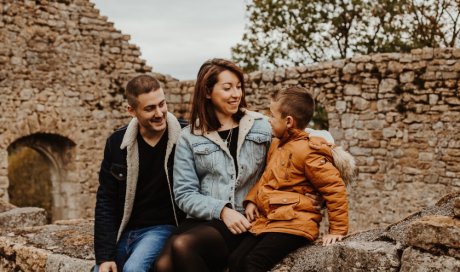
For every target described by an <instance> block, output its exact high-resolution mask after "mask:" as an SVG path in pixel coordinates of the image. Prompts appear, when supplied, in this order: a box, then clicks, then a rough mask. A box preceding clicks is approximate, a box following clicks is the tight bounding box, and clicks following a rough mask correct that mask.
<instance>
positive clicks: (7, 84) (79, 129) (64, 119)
mask: <svg viewBox="0 0 460 272" xmlns="http://www.w3.org/2000/svg"><path fill="white" fill-rule="evenodd" d="M129 39H130V37H129V36H128V35H124V34H122V33H121V32H120V31H118V30H116V29H115V28H114V27H113V23H111V22H108V21H107V17H104V16H101V15H100V14H99V11H98V10H97V9H95V8H94V4H92V3H90V2H89V1H88V0H73V1H70V0H64V1H62V0H61V1H58V0H56V1H53V0H51V1H46V0H42V1H14V0H3V1H0V101H1V102H0V112H2V114H1V115H0V198H3V199H4V200H8V193H7V188H8V183H9V182H8V178H7V174H8V173H7V172H8V170H7V169H8V148H13V147H14V146H17V144H16V143H34V142H37V140H36V139H35V138H36V136H37V135H40V139H43V138H45V139H48V140H47V141H46V140H45V141H41V143H44V144H45V145H49V146H48V147H47V146H43V144H41V145H34V144H29V147H32V148H34V149H37V150H38V151H40V152H41V153H43V154H44V156H45V157H46V158H47V160H48V161H49V164H50V167H51V168H55V170H56V171H54V172H55V173H59V176H58V177H55V178H54V180H56V181H57V182H56V184H54V183H53V191H54V192H55V195H56V196H57V195H61V197H60V198H59V199H54V200H53V201H54V203H55V205H59V207H60V209H61V210H65V212H63V213H62V216H60V217H59V218H57V219H65V218H78V217H88V216H91V215H92V214H93V209H94V203H95V192H96V189H97V183H98V182H97V176H98V171H99V165H100V160H101V159H102V151H103V147H104V144H105V139H106V138H107V137H108V136H109V134H110V133H111V132H112V131H114V130H115V129H116V128H118V127H121V126H123V125H124V124H125V123H127V121H128V120H129V117H128V115H127V113H126V102H125V99H124V97H123V92H124V86H125V84H126V82H127V80H129V79H130V78H131V77H133V76H135V75H137V74H141V73H151V70H152V68H151V67H149V66H147V65H146V64H145V61H144V60H143V59H141V58H140V55H141V53H140V49H139V47H137V46H136V45H133V44H131V43H129ZM155 75H156V76H157V77H158V78H160V79H161V80H162V82H163V84H165V83H166V82H167V81H173V79H172V78H171V77H170V76H164V75H160V74H155ZM168 96H169V94H168ZM168 98H169V99H170V100H171V102H173V97H168ZM170 107H171V109H172V110H174V111H176V108H179V107H176V106H175V105H174V103H171V105H170ZM56 137H59V138H62V139H65V140H63V141H64V142H68V143H69V144H68V146H69V148H68V149H66V150H65V154H66V158H59V157H56V156H54V154H55V153H59V150H57V152H47V150H53V148H54V149H55V147H53V146H54V145H55V143H54V142H53V140H52V139H54V138H56ZM24 139H27V140H24ZM61 153H64V152H61ZM54 172H53V173H54Z"/></svg>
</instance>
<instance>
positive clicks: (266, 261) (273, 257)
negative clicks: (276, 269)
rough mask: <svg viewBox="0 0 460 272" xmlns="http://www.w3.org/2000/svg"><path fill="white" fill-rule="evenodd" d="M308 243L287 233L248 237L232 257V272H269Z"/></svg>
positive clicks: (302, 238)
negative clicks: (291, 253)
mask: <svg viewBox="0 0 460 272" xmlns="http://www.w3.org/2000/svg"><path fill="white" fill-rule="evenodd" d="M307 243H309V240H308V239H306V238H304V237H301V236H297V235H292V234H286V233H277V232H269V233H264V234H260V235H258V236H254V235H247V236H246V237H245V238H244V239H243V241H242V242H241V243H240V244H239V246H238V247H237V248H236V249H235V250H234V251H233V253H232V254H231V255H230V258H229V268H230V271H231V272H242V271H246V272H255V271H257V272H258V271H260V272H262V271H269V270H270V269H271V268H273V266H275V265H276V264H277V263H278V262H279V261H281V260H282V259H283V258H284V257H285V256H286V255H288V254H289V253H290V252H292V251H294V250H296V249H297V248H299V247H301V246H304V245H307Z"/></svg>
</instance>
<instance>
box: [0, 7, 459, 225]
mask: <svg viewBox="0 0 460 272" xmlns="http://www.w3.org/2000/svg"><path fill="white" fill-rule="evenodd" d="M0 12H1V17H0V67H1V68H0V101H1V102H0V110H1V112H2V115H1V116H0V198H3V199H5V200H8V194H7V188H8V178H7V174H8V173H7V172H8V170H7V169H8V159H7V158H8V148H10V149H11V148H13V147H17V146H19V145H20V144H24V143H29V144H30V145H31V146H30V147H32V148H36V149H38V150H40V151H41V152H43V154H44V156H45V157H46V158H47V159H48V160H49V162H50V167H51V168H53V167H54V168H56V169H57V170H56V171H54V172H53V173H58V176H57V177H54V178H53V186H54V187H55V188H53V190H54V192H55V194H61V195H63V197H60V198H59V201H56V203H58V202H59V203H58V204H56V205H60V206H59V207H60V208H59V209H61V210H62V211H64V210H65V211H66V212H63V213H62V214H64V215H63V217H62V218H60V219H66V218H78V217H90V216H92V214H93V208H94V202H95V192H96V189H97V174H98V170H99V164H100V160H101V158H102V149H103V146H104V143H105V139H106V137H107V136H108V135H109V134H110V133H111V132H112V131H113V130H115V129H116V128H118V127H120V126H122V125H124V124H125V123H126V122H127V121H128V119H129V117H128V115H127V114H126V110H125V108H126V102H125V99H124V97H123V91H124V85H125V84H126V82H127V80H128V79H130V78H131V77H132V76H134V75H137V74H140V73H151V74H153V75H154V76H156V77H157V78H159V80H160V81H161V82H162V84H163V86H164V87H165V90H166V95H167V99H168V101H169V109H170V110H171V111H172V112H174V113H175V114H176V116H178V117H186V116H187V112H188V111H189V102H190V99H191V93H192V91H193V85H194V82H193V81H178V80H176V79H174V78H172V77H171V76H168V75H162V74H157V73H152V72H151V70H152V69H151V67H149V66H147V65H146V64H145V61H144V60H142V59H141V58H140V50H139V48H138V47H137V46H135V45H133V44H130V43H129V38H130V37H129V36H128V35H124V34H122V33H120V31H118V30H116V29H114V27H113V24H112V23H110V22H108V21H107V18H106V17H104V16H101V15H100V14H99V11H98V10H97V9H95V8H94V5H93V4H92V3H90V2H89V1H88V0H74V1H70V0H61V1H58V0H56V1H45V0H43V1H12V0H4V1H1V2H0ZM459 59H460V49H429V48H426V49H417V50H414V51H412V52H411V53H410V54H375V55H371V56H355V57H353V58H351V59H346V60H338V61H332V62H325V63H321V64H315V65H310V66H303V67H293V68H288V69H278V70H274V71H258V72H254V73H251V74H249V75H248V76H247V82H246V84H247V100H248V102H249V105H250V108H251V109H254V110H258V111H262V112H264V111H265V110H267V108H268V105H269V98H268V97H269V93H270V92H271V91H272V90H274V89H276V88H281V87H284V86H290V85H302V86H305V87H306V88H307V89H309V90H310V91H311V92H313V93H314V95H315V97H316V100H317V101H318V102H319V103H321V104H322V105H323V106H324V107H325V109H326V111H327V113H328V118H329V128H330V129H329V130H330V131H331V133H332V134H333V135H334V137H335V139H336V140H337V142H338V143H339V144H340V145H343V146H344V147H346V148H347V149H348V150H349V151H350V152H351V153H352V154H353V155H354V156H355V157H356V159H357V161H358V166H359V171H360V173H359V179H358V182H357V183H356V185H355V186H354V187H353V188H352V190H351V191H350V195H351V222H352V229H353V230H357V229H366V228H372V227H379V226H385V225H387V224H389V223H390V222H394V221H396V220H398V219H401V218H403V217H404V216H406V215H408V214H410V213H411V212H413V211H415V210H417V209H419V208H420V207H425V206H427V205H430V204H433V203H434V201H435V199H437V198H439V197H440V196H441V195H443V194H445V193H447V192H450V191H458V190H460V166H459V161H460V134H458V133H457V132H458V131H460V130H459V128H460V125H459V120H460V117H459V116H460V114H459V111H460V99H459V94H458V89H459V86H460V75H459V72H460V61H459ZM37 135H39V137H38V138H37ZM56 137H57V138H60V139H63V140H62V142H64V143H68V144H66V149H65V150H63V151H65V152H62V153H65V158H60V157H59V156H55V155H53V154H56V153H59V150H56V146H54V145H53V141H52V140H50V139H55V138H56ZM43 139H45V140H43ZM47 139H48V140H47ZM37 142H40V145H35V146H34V145H33V144H31V143H37ZM43 144H45V145H46V144H48V145H50V146H48V147H47V146H43ZM49 150H52V151H53V152H47V151H49ZM54 181H55V182H54ZM54 184H56V185H54ZM56 187H58V188H56ZM64 196H65V197H64Z"/></svg>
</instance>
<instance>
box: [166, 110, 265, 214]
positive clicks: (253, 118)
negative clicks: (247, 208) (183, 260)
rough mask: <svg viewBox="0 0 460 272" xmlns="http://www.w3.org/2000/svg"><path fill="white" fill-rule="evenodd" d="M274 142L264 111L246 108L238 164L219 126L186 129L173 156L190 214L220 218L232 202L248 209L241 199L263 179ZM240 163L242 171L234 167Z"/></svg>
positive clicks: (177, 189) (178, 188)
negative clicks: (219, 132) (196, 129)
mask: <svg viewBox="0 0 460 272" xmlns="http://www.w3.org/2000/svg"><path fill="white" fill-rule="evenodd" d="M270 142H271V127H270V125H269V123H268V120H267V118H266V117H265V116H263V115H262V114H260V113H256V112H251V111H248V110H246V111H245V115H244V116H243V118H241V120H240V122H239V135H238V144H237V158H238V159H237V163H238V165H235V163H234V161H233V159H232V156H231V155H230V151H229V149H228V148H227V146H226V144H225V143H224V142H223V140H222V139H221V138H220V136H219V134H218V133H217V131H212V132H207V131H205V132H200V133H197V132H196V131H195V134H192V133H191V129H190V126H189V127H186V128H184V129H183V130H182V132H181V136H180V137H179V140H178V142H177V146H176V153H175V157H174V174H173V177H174V185H173V187H174V194H175V197H176V203H177V205H178V206H179V208H180V209H182V210H183V211H184V212H185V213H186V214H187V217H189V218H190V217H191V218H198V219H204V220H211V219H220V213H221V211H222V209H223V208H224V207H225V206H229V207H231V208H233V209H235V210H237V211H239V212H241V213H243V212H244V208H243V200H244V198H245V197H246V195H247V193H248V192H249V190H250V189H251V188H252V186H253V185H254V184H255V183H256V182H257V181H258V180H259V178H260V176H261V175H262V173H263V171H264V168H265V159H266V154H267V151H268V148H269V146H270ZM235 167H238V176H237V175H236V173H237V171H236V168H235Z"/></svg>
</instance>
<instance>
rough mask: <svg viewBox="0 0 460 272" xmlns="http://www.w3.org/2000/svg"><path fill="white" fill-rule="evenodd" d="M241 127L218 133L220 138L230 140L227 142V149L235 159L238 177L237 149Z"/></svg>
mask: <svg viewBox="0 0 460 272" xmlns="http://www.w3.org/2000/svg"><path fill="white" fill-rule="evenodd" d="M231 130H233V131H232V135H230V136H229V134H230V131H231ZM239 131H240V130H239V127H235V128H233V129H229V130H222V131H218V133H219V136H220V137H221V138H222V140H224V141H225V140H226V139H228V142H227V147H228V149H229V150H230V154H231V155H232V157H233V162H234V163H235V170H236V175H237V176H238V158H237V156H236V148H237V146H238V133H239Z"/></svg>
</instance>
